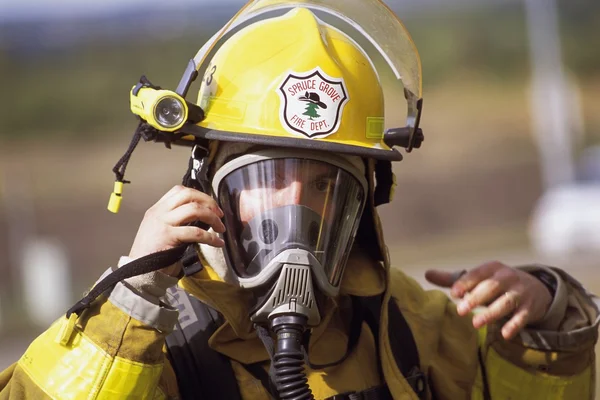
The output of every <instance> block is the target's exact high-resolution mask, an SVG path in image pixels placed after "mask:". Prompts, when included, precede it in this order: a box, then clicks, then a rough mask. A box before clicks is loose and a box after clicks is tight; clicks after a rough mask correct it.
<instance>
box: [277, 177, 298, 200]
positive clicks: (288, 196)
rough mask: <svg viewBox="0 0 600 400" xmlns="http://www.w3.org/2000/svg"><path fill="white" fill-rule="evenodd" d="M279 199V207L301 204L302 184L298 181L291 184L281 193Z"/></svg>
mask: <svg viewBox="0 0 600 400" xmlns="http://www.w3.org/2000/svg"><path fill="white" fill-rule="evenodd" d="M277 198H278V199H277V200H278V203H279V204H277V205H278V206H287V205H291V204H294V205H296V204H300V202H301V201H302V183H301V182H298V181H294V182H291V183H290V184H289V185H287V186H286V187H285V188H283V189H281V190H280V191H279V193H278V196H277Z"/></svg>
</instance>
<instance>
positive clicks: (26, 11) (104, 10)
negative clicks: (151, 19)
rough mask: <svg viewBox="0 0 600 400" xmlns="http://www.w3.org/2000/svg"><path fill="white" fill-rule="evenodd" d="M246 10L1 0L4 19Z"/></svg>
mask: <svg viewBox="0 0 600 400" xmlns="http://www.w3.org/2000/svg"><path fill="white" fill-rule="evenodd" d="M217 2H218V3H219V4H231V5H232V6H236V5H237V6H240V7H241V6H242V5H243V4H245V3H246V2H245V1H244V0H95V1H93V0H19V1H11V0H0V18H10V19H23V18H25V19H26V18H38V17H49V18H52V17H70V16H84V15H98V14H111V13H115V12H119V11H121V10H130V9H133V8H135V7H142V6H143V7H147V8H155V9H161V8H180V7H188V6H202V5H203V4H215V3H217Z"/></svg>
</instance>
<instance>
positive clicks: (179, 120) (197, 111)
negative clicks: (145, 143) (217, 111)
mask: <svg viewBox="0 0 600 400" xmlns="http://www.w3.org/2000/svg"><path fill="white" fill-rule="evenodd" d="M129 100H130V107H131V112H132V113H134V114H135V115H137V116H139V117H140V118H141V119H142V120H144V121H145V122H146V123H147V124H148V125H150V126H151V127H153V128H154V129H156V130H158V131H161V132H176V131H178V130H180V129H181V128H182V127H183V126H184V124H185V123H187V122H191V123H197V122H199V121H201V120H202V119H203V118H204V111H203V110H202V108H200V107H199V106H198V105H196V104H194V103H191V102H188V101H187V100H185V99H184V98H183V97H181V96H180V95H179V94H177V93H175V92H173V91H171V90H165V89H161V88H159V87H156V86H153V85H151V84H150V83H149V82H148V81H147V80H145V79H141V80H140V82H139V83H138V84H137V85H135V86H134V87H133V88H132V89H131V92H130V96H129Z"/></svg>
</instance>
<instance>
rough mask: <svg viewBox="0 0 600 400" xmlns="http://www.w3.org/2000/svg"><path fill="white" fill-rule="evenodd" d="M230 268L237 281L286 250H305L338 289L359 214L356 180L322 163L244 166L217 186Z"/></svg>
mask: <svg viewBox="0 0 600 400" xmlns="http://www.w3.org/2000/svg"><path fill="white" fill-rule="evenodd" d="M218 196H219V200H220V202H221V206H222V207H223V210H224V211H225V214H226V215H225V225H226V227H227V231H226V233H225V235H226V239H227V240H226V242H227V246H228V249H227V251H228V254H229V258H230V262H231V264H232V266H233V268H234V269H235V271H236V273H237V274H238V275H239V276H240V277H242V278H252V277H254V276H256V275H258V274H260V273H261V272H262V271H263V270H264V269H265V268H266V267H267V266H268V264H269V262H270V261H271V260H272V259H273V258H274V257H275V256H276V255H278V254H280V253H281V252H282V251H284V250H287V249H304V250H306V251H309V252H310V253H312V254H313V255H314V256H315V257H316V259H317V260H318V261H319V262H320V263H321V265H322V266H323V268H324V270H325V273H326V275H327V278H328V280H329V283H330V284H331V285H333V286H337V285H339V282H340V279H341V276H342V271H343V267H344V265H345V262H346V258H347V254H348V252H349V250H350V247H351V245H352V240H353V239H354V234H355V231H356V227H357V225H358V221H359V219H360V214H361V212H362V208H363V199H364V189H363V186H362V185H361V183H360V182H359V180H358V179H357V178H356V177H355V176H354V175H352V174H351V173H349V172H347V171H346V170H344V169H342V168H339V167H337V166H334V165H331V164H328V163H326V162H322V161H316V160H307V159H300V158H282V159H269V160H263V161H258V162H256V163H253V164H248V165H244V166H243V167H240V168H238V169H236V170H234V171H232V172H231V173H229V174H228V175H226V176H225V177H224V178H223V179H222V180H221V182H220V184H219V186H218Z"/></svg>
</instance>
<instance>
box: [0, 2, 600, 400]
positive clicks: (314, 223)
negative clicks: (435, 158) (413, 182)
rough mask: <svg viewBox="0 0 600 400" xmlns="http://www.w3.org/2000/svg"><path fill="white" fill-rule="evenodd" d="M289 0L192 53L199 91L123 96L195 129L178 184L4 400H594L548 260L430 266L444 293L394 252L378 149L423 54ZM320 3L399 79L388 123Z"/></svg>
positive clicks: (372, 69) (589, 318) (388, 158)
mask: <svg viewBox="0 0 600 400" xmlns="http://www.w3.org/2000/svg"><path fill="white" fill-rule="evenodd" d="M303 3H305V4H304V6H303V7H297V8H292V9H291V10H287V11H286V12H285V13H283V14H280V15H276V16H272V15H269V14H263V13H262V12H263V11H264V12H265V13H266V12H269V11H273V10H275V9H277V8H278V7H277V6H281V7H283V6H285V5H286V2H285V1H281V2H277V1H275V2H265V1H255V2H251V3H249V4H248V5H247V6H246V8H244V10H243V11H242V12H241V13H239V14H238V15H237V16H236V17H235V18H234V19H233V20H232V22H231V23H230V24H228V26H227V27H226V28H224V30H222V31H221V32H220V34H218V35H216V36H215V37H214V38H213V39H212V40H211V42H209V43H208V45H207V46H206V47H205V51H201V52H200V53H199V54H200V58H201V59H202V60H204V59H206V60H208V61H209V62H208V63H207V67H206V72H205V74H204V76H203V78H202V85H201V88H200V93H199V97H198V101H197V102H196V103H195V104H192V103H188V102H187V101H186V100H185V99H183V96H179V95H177V96H176V95H172V96H171V97H168V96H167V97H161V96H163V94H161V93H163V92H160V90H161V89H158V88H156V87H152V86H151V85H150V84H149V83H148V82H142V85H140V86H138V87H136V88H134V90H133V91H132V96H142V95H144V93H146V94H148V93H150V94H151V95H152V96H155V97H154V101H155V105H156V108H154V109H153V110H155V111H156V114H153V115H154V116H153V115H150V114H148V113H147V111H145V110H146V109H145V108H144V107H146V106H147V103H148V102H146V103H145V104H144V105H142V104H141V103H135V101H134V103H135V104H139V106H138V108H137V109H136V110H137V113H138V115H143V116H144V121H145V122H144V124H145V125H144V124H142V125H141V126H143V127H144V129H147V131H146V133H147V132H149V131H150V130H149V129H150V128H148V127H149V126H154V125H153V124H155V125H156V126H157V127H158V128H161V129H162V128H165V127H167V128H168V127H169V126H170V127H171V128H168V129H166V128H165V129H163V132H167V133H169V132H171V133H173V132H174V133H173V135H172V136H168V135H167V134H165V135H163V136H160V137H163V138H164V137H170V138H172V140H173V141H174V142H176V141H186V140H188V141H190V140H191V141H193V142H194V143H195V147H194V149H193V151H192V157H191V160H190V167H189V170H188V173H187V174H186V179H185V180H184V183H185V184H184V185H177V186H175V187H173V189H171V190H170V191H169V192H168V193H166V194H165V195H164V196H163V197H162V198H161V199H159V200H158V201H157V202H156V204H155V205H153V206H152V207H151V208H150V209H149V210H148V211H147V212H146V214H145V216H144V219H143V221H142V222H141V225H140V228H139V230H138V233H137V235H136V238H135V240H134V242H133V245H132V248H131V251H130V253H129V255H128V256H126V257H122V258H121V260H120V261H119V263H118V265H117V266H116V267H115V268H111V269H109V270H108V271H107V272H106V274H105V275H103V276H102V277H101V279H100V280H99V282H98V284H97V285H96V286H95V288H94V290H92V292H90V294H88V296H86V298H85V299H83V300H82V301H81V302H79V303H78V304H77V305H76V306H74V308H72V309H71V310H69V312H68V313H67V315H66V316H65V317H63V318H61V319H59V320H58V321H57V322H56V323H55V324H53V325H52V326H51V327H50V328H49V329H48V330H47V331H46V332H45V333H43V334H42V335H41V336H40V337H38V338H37V339H36V340H35V341H34V342H33V343H32V344H31V345H30V347H29V348H28V349H27V351H26V352H25V354H24V355H23V356H22V357H21V359H20V360H19V361H18V362H17V363H15V364H14V365H13V366H11V367H10V368H8V369H7V370H6V371H4V372H3V373H2V374H1V375H0V394H1V397H2V398H23V397H27V398H57V399H58V398H90V397H93V398H111V399H118V398H123V399H125V398H144V399H146V398H152V399H161V398H172V399H175V398H181V397H183V398H224V399H234V398H239V399H245V400H246V399H268V398H282V399H310V398H316V399H362V398H369V399H371V398H373V399H417V398H420V399H433V398H435V399H452V400H455V399H468V398H474V399H487V398H493V399H498V398H511V399H528V400H529V399H544V400H546V399H593V397H594V374H595V372H594V371H595V365H594V358H595V356H594V345H595V343H596V340H597V324H598V309H597V307H596V305H595V304H594V301H593V297H592V296H591V295H589V294H588V293H587V292H586V291H585V290H584V289H583V288H582V286H581V285H580V284H579V283H578V282H577V281H575V280H574V279H573V278H572V277H570V276H569V275H568V274H567V273H565V272H564V271H562V270H560V269H556V268H550V267H545V266H538V265H530V266H525V267H520V268H514V267H511V266H507V265H505V264H503V263H500V262H490V263H487V264H484V265H481V266H476V267H475V268H472V269H470V270H468V271H462V272H459V273H447V272H443V271H428V272H427V279H428V280H429V281H431V282H432V283H434V284H437V285H439V286H441V287H446V288H450V289H451V294H452V296H454V297H455V298H456V299H457V300H458V302H457V305H455V303H454V302H453V301H452V300H451V299H449V298H448V297H447V296H446V295H445V294H443V293H442V292H441V291H425V290H424V289H423V288H421V287H420V286H419V285H418V284H417V283H416V282H415V281H414V280H413V279H411V278H409V277H407V276H406V275H405V274H404V273H403V272H402V271H401V270H400V269H398V267H397V266H396V267H393V266H392V265H391V260H390V259H389V258H388V255H387V248H386V245H385V242H384V238H383V234H382V228H381V223H380V220H379V217H378V214H377V210H376V206H377V205H379V204H382V203H385V202H388V201H390V199H391V194H392V189H393V178H392V175H391V162H392V161H399V160H400V159H401V158H402V156H401V155H400V153H399V152H398V151H397V150H396V149H394V148H393V147H394V146H402V147H405V148H409V149H410V148H413V147H418V146H419V145H420V141H421V140H422V137H421V136H420V130H419V129H418V120H419V118H420V112H421V104H422V103H421V101H420V99H421V84H420V62H419V61H418V55H417V54H416V51H415V49H414V45H413V43H412V41H411V40H410V37H409V36H408V34H407V33H406V31H405V30H404V27H403V26H402V25H401V23H400V22H399V21H398V20H397V18H396V17H395V16H394V15H393V14H392V13H391V12H390V11H389V10H388V9H387V8H386V7H385V6H384V5H383V3H381V2H379V1H376V0H372V1H368V2H367V3H369V4H368V6H369V7H362V8H360V7H359V8H356V7H354V8H353V6H355V5H356V4H354V3H357V2H355V1H344V2H336V1H332V2H324V3H325V6H322V5H321V6H319V7H320V8H319V7H317V5H319V4H320V3H322V2H316V1H315V2H311V1H306V2H303ZM358 3H360V2H358ZM361 4H362V3H361ZM323 7H325V9H326V10H329V11H330V14H331V15H334V16H336V17H338V18H340V19H342V22H343V23H344V24H345V25H344V24H342V25H344V26H346V28H345V29H346V30H351V29H350V28H348V26H354V27H356V26H359V27H360V28H361V29H360V30H357V32H359V33H362V34H363V39H366V41H367V42H370V43H371V45H372V46H373V48H375V49H376V50H380V51H381V52H382V53H381V54H383V55H385V56H386V57H383V58H384V59H386V60H385V61H384V62H386V63H388V64H389V66H390V67H391V69H392V70H394V71H395V72H397V73H398V75H399V76H401V78H402V84H403V88H402V93H403V95H404V97H405V99H406V100H407V103H408V113H407V114H408V118H407V123H406V126H405V127H401V128H397V129H392V130H390V131H387V132H386V133H385V135H384V128H383V127H384V126H385V120H384V89H383V88H382V85H381V81H380V79H379V74H378V71H377V68H376V66H375V63H374V62H373V61H372V60H371V58H370V57H369V56H368V55H367V52H366V51H365V49H363V46H362V45H360V44H359V41H358V40H356V39H354V38H353V37H351V36H350V35H349V34H348V33H346V31H345V30H344V29H342V28H340V27H336V26H333V25H331V24H329V23H326V22H324V21H323V20H322V19H319V18H317V17H316V15H315V13H316V11H319V10H320V11H322V10H323ZM327 7H328V8H327ZM365 10H368V12H365ZM369 13H370V14H369ZM259 17H261V18H259ZM242 22H245V25H244V24H243V23H242ZM230 31H231V32H230ZM229 33H231V34H229ZM210 49H213V50H216V52H215V53H214V56H212V57H209V53H210V51H209V50H210ZM199 64H200V63H197V65H195V66H194V68H196V67H198V65H199ZM191 75H193V74H191ZM191 75H189V76H191ZM184 86H185V85H184ZM184 91H185V90H184ZM180 94H181V93H180ZM165 99H166V100H165ZM163 100H164V102H163ZM132 104H133V103H132ZM133 108H134V107H133V106H132V109H133ZM134 111H135V110H134ZM153 112H154V111H153ZM186 112H187V113H192V114H194V113H195V114H194V115H195V117H190V116H189V115H191V114H189V115H188V116H186ZM144 113H146V114H144ZM182 116H183V117H182ZM153 118H154V120H153ZM194 118H196V120H194ZM138 133H139V132H138ZM138 140H139V137H138ZM130 153H131V152H128V154H130ZM121 172H122V171H121ZM118 178H119V179H118V180H119V182H118V185H117V188H118V189H117V190H116V192H115V196H114V197H113V200H114V201H115V202H118V201H120V194H121V192H120V190H121V189H120V188H121V187H122V182H123V176H122V173H121V175H120V176H119V175H118ZM119 183H121V185H119ZM113 205H114V204H113ZM189 244H192V245H196V246H195V247H192V248H194V249H196V250H197V252H196V253H197V256H198V260H194V261H197V262H191V263H190V262H187V261H184V258H185V257H184V258H181V257H182V254H183V253H182V252H179V250H178V249H189V248H188V247H187V246H188V245H189ZM194 265H195V266H196V267H195V269H191V267H190V266H194ZM132 266H134V267H135V268H134V267H132ZM117 267H118V268H117ZM140 271H142V272H144V273H142V274H140ZM476 308H482V310H481V311H476ZM175 327H177V329H175V330H174V328H175Z"/></svg>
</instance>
